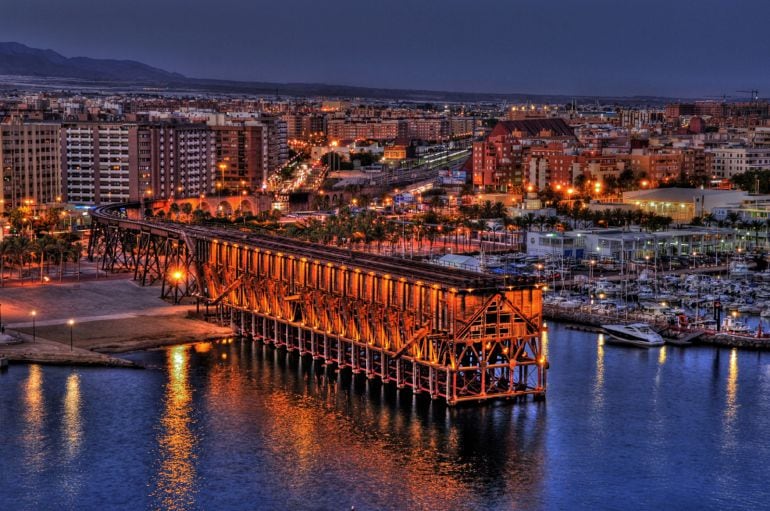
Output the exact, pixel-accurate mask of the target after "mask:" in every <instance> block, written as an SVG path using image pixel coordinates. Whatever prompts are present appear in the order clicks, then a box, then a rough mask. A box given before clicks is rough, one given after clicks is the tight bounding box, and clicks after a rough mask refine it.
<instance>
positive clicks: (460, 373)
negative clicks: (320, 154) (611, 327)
mask: <svg viewBox="0 0 770 511" xmlns="http://www.w3.org/2000/svg"><path fill="white" fill-rule="evenodd" d="M135 207H136V208H138V205H136V206H135ZM139 215H140V213H139V210H138V209H130V208H127V207H126V206H125V205H124V206H102V207H98V208H96V209H95V210H94V211H93V231H92V236H91V240H90V243H89V248H88V251H89V258H90V259H92V260H93V259H98V260H99V261H100V266H101V268H102V269H104V270H105V271H110V272H115V271H131V272H133V273H134V278H135V279H136V280H138V281H139V282H140V283H141V284H142V285H151V284H154V283H156V282H160V283H161V295H162V296H163V297H164V298H173V299H175V300H176V299H178V298H179V297H180V296H196V297H198V298H199V299H201V300H203V302H204V303H205V304H206V305H207V307H212V306H213V307H216V311H217V313H218V316H219V317H220V318H227V319H228V320H229V321H230V323H231V325H232V326H233V327H234V328H235V329H236V330H238V331H240V332H241V333H242V334H244V335H250V336H252V337H253V338H254V339H258V340H262V341H263V342H266V343H271V344H274V345H276V346H282V347H285V348H286V349H288V350H296V351H298V352H299V353H300V354H303V355H311V356H313V357H315V358H317V359H321V360H323V361H325V362H327V363H334V364H337V365H338V366H339V367H340V368H344V367H350V368H351V369H352V370H353V372H354V373H364V374H366V376H367V377H369V378H375V377H377V378H380V379H382V381H383V382H393V383H395V384H396V385H397V386H398V387H399V388H403V387H410V388H412V389H413V391H414V392H416V393H421V392H425V393H428V394H429V395H430V396H431V397H432V398H443V399H445V400H446V401H447V403H448V404H450V405H454V404H457V403H460V402H463V401H482V400H487V399H495V398H513V397H518V396H525V395H528V394H533V395H535V396H544V394H545V389H546V369H547V365H548V363H547V361H546V358H545V356H544V355H543V354H542V353H541V346H540V334H541V330H542V301H541V291H540V290H539V289H538V288H537V287H535V286H534V284H533V282H532V281H530V280H511V279H503V278H501V277H491V276H486V275H482V274H479V273H474V272H468V271H463V270H456V269H450V268H443V267H440V266H435V265H431V264H427V263H422V262H416V261H405V260H402V259H397V258H393V257H386V256H379V255H372V254H365V253H360V252H351V251H349V250H346V249H340V248H335V247H328V246H325V245H317V244H313V243H307V242H303V241H299V240H295V239H290V238H283V237H278V236H267V235H259V234H251V233H244V232H241V231H238V230H235V229H228V228H219V227H209V226H205V227H204V226H196V225H184V224H178V223H162V222H157V221H148V220H143V219H140V218H139ZM134 217H136V218H134Z"/></svg>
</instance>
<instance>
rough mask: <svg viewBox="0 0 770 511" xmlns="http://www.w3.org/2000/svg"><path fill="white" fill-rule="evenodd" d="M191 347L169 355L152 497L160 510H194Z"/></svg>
mask: <svg viewBox="0 0 770 511" xmlns="http://www.w3.org/2000/svg"><path fill="white" fill-rule="evenodd" d="M188 349H189V347H188V346H176V347H174V348H172V349H171V350H170V351H169V356H168V375H169V381H168V383H167V384H166V399H165V410H164V414H163V417H162V418H161V426H162V433H161V437H160V438H159V439H158V444H159V450H160V458H161V463H160V467H159V469H158V474H157V481H156V488H155V491H154V492H153V496H154V497H155V498H156V499H157V501H158V506H157V508H158V509H169V510H184V509H191V508H193V507H194V498H193V491H194V487H195V465H194V461H195V453H194V448H195V444H196V438H195V436H194V435H193V433H192V431H191V423H192V417H191V412H192V392H191V388H190V383H189V381H188V377H189V369H190V368H189V361H190V354H189V352H188Z"/></svg>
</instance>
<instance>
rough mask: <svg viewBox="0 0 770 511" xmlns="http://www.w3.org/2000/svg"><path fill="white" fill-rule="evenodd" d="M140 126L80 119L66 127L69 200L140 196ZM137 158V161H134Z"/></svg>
mask: <svg viewBox="0 0 770 511" xmlns="http://www.w3.org/2000/svg"><path fill="white" fill-rule="evenodd" d="M135 136H136V127H135V126H131V125H128V124H118V123H78V124H70V125H65V126H63V127H62V130H61V137H62V151H63V154H64V176H65V180H66V186H67V190H66V196H67V201H69V202H72V203H75V204H102V203H110V202H123V201H128V200H132V199H133V200H136V199H137V198H138V195H139V194H138V188H139V186H138V179H137V172H136V164H135V155H133V154H131V153H132V151H131V143H130V139H131V138H132V137H135ZM132 160H133V161H132Z"/></svg>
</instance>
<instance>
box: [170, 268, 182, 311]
mask: <svg viewBox="0 0 770 511" xmlns="http://www.w3.org/2000/svg"><path fill="white" fill-rule="evenodd" d="M171 278H172V279H174V303H175V304H176V303H179V283H180V282H181V281H182V279H183V278H184V273H183V272H182V271H181V270H176V271H175V272H174V273H172V274H171Z"/></svg>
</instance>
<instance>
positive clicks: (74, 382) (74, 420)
mask: <svg viewBox="0 0 770 511" xmlns="http://www.w3.org/2000/svg"><path fill="white" fill-rule="evenodd" d="M82 440H83V424H82V418H81V415H80V376H79V375H78V374H76V373H72V374H70V375H69V377H68V378H67V391H66V393H65V394H64V445H66V447H67V457H68V458H70V459H71V458H73V457H75V455H77V453H78V451H80V446H81V444H82Z"/></svg>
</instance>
